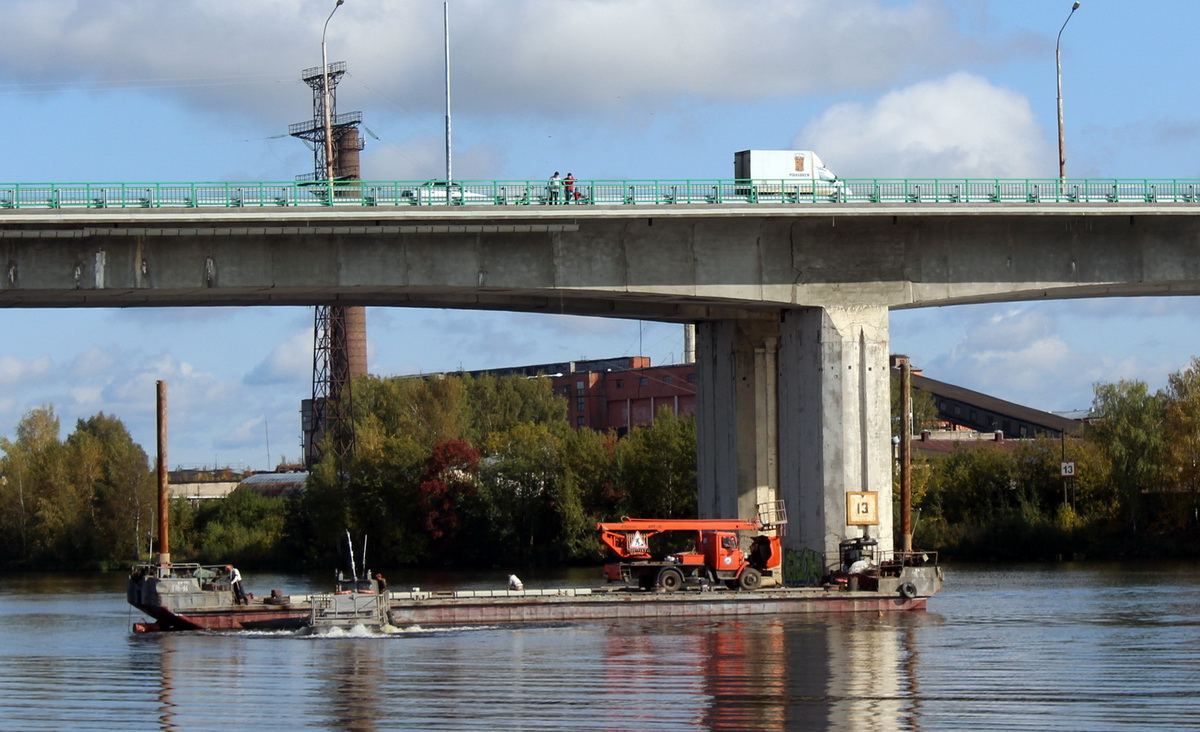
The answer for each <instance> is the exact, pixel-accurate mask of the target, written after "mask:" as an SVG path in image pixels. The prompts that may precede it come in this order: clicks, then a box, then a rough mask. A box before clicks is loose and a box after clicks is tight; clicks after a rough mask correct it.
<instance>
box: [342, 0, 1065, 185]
mask: <svg viewBox="0 0 1200 732" xmlns="http://www.w3.org/2000/svg"><path fill="white" fill-rule="evenodd" d="M344 2H346V0H337V3H335V4H334V6H333V10H330V11H329V17H328V18H326V19H325V27H324V28H323V29H322V30H321V76H322V77H323V81H322V83H321V92H322V95H323V97H324V99H323V104H322V106H323V107H324V108H325V181H326V183H327V184H328V185H329V202H330V203H331V204H332V203H333V117H332V115H331V114H330V111H329V56H328V55H326V53H325V33H326V32H328V31H329V21H330V20H333V14H334V13H336V12H337V9H338V8H340V7H342V3H344ZM1078 4H1079V3H1076V5H1078ZM1060 109H1061V105H1060ZM1060 117H1061V115H1060Z"/></svg>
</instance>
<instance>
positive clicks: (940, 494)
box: [0, 359, 1200, 569]
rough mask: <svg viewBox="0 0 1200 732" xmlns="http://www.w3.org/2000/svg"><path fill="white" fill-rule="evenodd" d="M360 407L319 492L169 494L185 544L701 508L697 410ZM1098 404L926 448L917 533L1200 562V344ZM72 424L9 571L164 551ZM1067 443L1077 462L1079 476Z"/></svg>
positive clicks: (472, 533) (572, 556) (538, 382)
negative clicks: (1016, 430)
mask: <svg viewBox="0 0 1200 732" xmlns="http://www.w3.org/2000/svg"><path fill="white" fill-rule="evenodd" d="M353 403H354V423H355V435H354V436H355V442H356V449H355V452H354V455H353V457H352V458H351V459H349V460H342V461H339V460H337V459H335V458H334V457H333V455H332V454H330V455H328V456H327V457H326V458H325V459H324V460H323V461H322V462H321V463H320V464H319V465H317V466H316V468H315V469H314V470H313V471H312V473H311V475H310V476H309V480H308V485H307V488H306V490H305V491H304V492H303V493H302V494H300V495H298V496H296V497H292V498H280V497H266V496H263V495H261V494H259V493H257V492H255V491H254V490H253V489H250V488H245V487H243V488H239V489H237V490H235V491H234V492H233V493H231V494H230V495H229V496H228V497H227V498H225V499H222V500H210V501H202V502H189V501H187V500H186V499H176V500H173V501H172V508H171V511H172V517H171V521H172V534H171V549H172V557H173V558H174V559H175V560H177V561H182V560H189V561H201V562H221V563H224V562H227V561H233V562H239V563H242V564H244V565H246V566H257V567H272V566H274V567H279V568H287V569H298V568H302V567H311V568H326V567H329V566H337V565H340V564H342V563H344V558H343V556H342V555H343V554H344V552H345V537H346V532H347V531H349V532H350V535H351V536H352V537H354V538H355V541H356V542H361V540H362V539H363V537H366V538H367V540H368V552H369V554H370V557H371V563H372V565H373V566H393V567H395V566H422V567H438V566H445V567H470V566H481V567H482V566H502V567H515V566H523V565H529V564H555V565H560V564H575V563H594V562H597V561H600V560H601V559H602V558H603V557H604V551H603V548H602V546H601V545H600V543H599V542H598V540H597V538H596V536H595V525H596V523H597V522H598V521H611V520H617V519H619V518H621V517H622V516H640V517H662V518H683V517H690V516H694V515H695V511H696V460H695V450H696V435H695V424H694V421H693V420H692V419H691V418H689V417H682V418H680V417H676V416H674V415H673V414H671V413H670V412H669V411H664V412H662V413H660V414H659V417H658V419H657V420H656V421H655V422H654V423H653V424H652V425H647V426H643V427H636V428H634V429H632V430H631V431H630V432H629V433H628V434H625V435H622V436H620V437H619V438H618V436H617V435H616V434H613V433H599V432H595V431H592V430H586V429H581V430H574V429H571V428H570V427H569V426H568V424H567V420H566V403H565V400H564V399H563V398H562V397H561V396H559V395H555V394H554V393H552V391H551V386H550V382H549V380H546V379H525V378H516V377H513V378H509V377H505V378H499V377H490V376H485V377H479V378H472V377H470V376H448V377H442V378H428V379H422V378H376V377H367V378H365V379H361V380H358V381H356V382H355V383H354V400H353ZM897 411H898V409H897ZM915 412H916V415H917V418H916V421H917V424H921V423H922V422H923V421H924V420H932V419H933V407H932V403H931V402H930V401H929V400H928V399H927V398H922V397H920V396H918V398H917V400H916V402H915ZM1093 414H1094V415H1095V417H1094V418H1093V420H1092V422H1091V423H1090V424H1088V425H1085V426H1084V430H1083V434H1082V437H1077V438H1068V439H1067V440H1066V441H1065V443H1064V442H1062V441H1060V440H1058V439H1035V440H1022V441H1019V443H1018V444H1017V446H1016V447H1015V448H1011V449H1002V448H1001V447H1000V446H999V445H996V444H992V443H987V444H978V445H974V446H972V447H970V448H968V447H960V448H957V449H955V450H954V451H953V452H951V453H950V454H949V455H947V456H944V457H937V458H931V459H918V460H917V462H916V463H915V464H914V467H913V471H912V474H913V497H914V515H915V516H916V523H915V540H914V543H915V544H916V545H917V546H918V547H920V548H928V549H937V550H939V551H941V552H943V555H944V556H946V557H954V558H968V559H984V560H998V561H1014V560H1041V559H1062V558H1074V557H1081V556H1086V557H1092V558H1100V557H1165V556H1200V526H1198V521H1197V519H1198V516H1200V359H1194V360H1193V361H1192V363H1191V365H1190V367H1189V368H1187V369H1185V370H1183V371H1180V372H1178V373H1175V374H1172V375H1171V376H1170V378H1169V380H1168V384H1167V387H1166V388H1165V389H1164V390H1162V391H1159V392H1151V391H1150V390H1149V389H1148V387H1147V386H1146V384H1145V383H1143V382H1138V381H1118V382H1116V383H1112V384H1098V385H1097V386H1096V387H1095V399H1094V405H1093ZM896 422H897V423H898V420H896ZM60 431H61V430H60V424H59V420H58V418H57V416H56V415H55V413H54V410H53V408H52V407H41V408H38V409H34V410H31V411H30V412H29V413H27V414H26V415H25V416H24V418H23V419H22V420H21V422H20V423H19V424H18V426H17V429H16V435H15V437H14V438H13V439H11V440H10V439H0V452H2V453H3V454H2V456H0V566H3V567H7V568H18V569H20V568H34V567H55V568H92V567H97V566H99V567H116V566H124V565H126V564H128V563H130V562H133V561H136V560H139V559H141V560H144V559H146V558H148V557H149V556H150V554H151V551H152V547H153V544H152V541H153V532H154V530H155V519H154V515H155V510H156V499H155V480H154V476H153V474H152V473H151V470H150V466H149V461H148V459H147V456H146V453H145V451H144V450H143V449H142V448H141V447H140V446H138V445H137V444H135V443H134V442H133V440H132V439H131V437H130V435H129V433H128V431H127V430H126V429H125V427H124V425H123V424H122V423H121V422H120V420H119V419H116V418H115V417H112V416H110V415H105V414H103V413H100V414H97V415H95V416H93V417H91V418H89V419H86V420H79V421H78V422H77V423H76V425H75V428H74V430H73V431H72V432H71V433H70V434H69V435H68V436H67V437H66V439H65V440H62V439H60ZM1010 442H1016V441H1010ZM1064 444H1065V447H1066V458H1067V459H1068V460H1072V461H1074V463H1075V466H1076V475H1075V477H1074V478H1073V479H1071V480H1069V481H1067V482H1066V483H1065V484H1064V481H1063V478H1062V477H1061V475H1060V464H1061V462H1062V459H1063V447H1064ZM1064 488H1065V490H1064ZM895 494H896V495H897V496H898V495H899V491H898V490H897V491H895ZM896 515H897V517H898V515H899V513H898V511H897V513H896Z"/></svg>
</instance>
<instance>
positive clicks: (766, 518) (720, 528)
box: [596, 502, 787, 592]
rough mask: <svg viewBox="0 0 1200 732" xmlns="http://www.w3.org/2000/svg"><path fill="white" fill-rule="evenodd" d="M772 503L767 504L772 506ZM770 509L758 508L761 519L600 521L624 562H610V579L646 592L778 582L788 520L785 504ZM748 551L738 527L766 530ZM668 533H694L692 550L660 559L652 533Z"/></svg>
mask: <svg viewBox="0 0 1200 732" xmlns="http://www.w3.org/2000/svg"><path fill="white" fill-rule="evenodd" d="M767 505H768V504H764V506H767ZM770 505H771V508H770V510H769V511H768V510H766V509H765V508H764V506H760V507H759V518H758V519H756V520H753V521H743V520H741V519H636V518H624V519H622V520H621V521H619V522H616V523H600V524H597V525H596V529H597V530H598V531H599V532H600V540H601V541H603V542H604V543H605V544H606V545H607V546H608V547H609V548H610V549H612V550H613V552H615V553H616V555H617V556H618V557H620V558H621V560H622V561H620V562H617V563H613V564H608V565H605V567H604V574H605V577H607V579H608V580H609V581H610V582H624V583H626V584H635V583H636V584H637V586H638V587H641V588H642V589H644V590H651V589H654V588H655V587H661V588H662V589H663V590H665V591H667V592H674V591H676V590H679V589H684V588H685V587H686V586H688V585H692V586H697V587H705V586H708V585H715V584H717V583H720V582H723V583H724V584H725V585H726V586H727V587H729V588H730V589H738V590H756V589H758V588H759V587H760V586H762V584H763V578H764V577H767V578H769V579H770V580H771V581H770V583H771V584H777V582H776V581H775V580H777V579H778V571H779V567H780V565H781V564H782V561H783V551H782V550H781V547H780V532H779V528H780V527H782V526H785V525H786V524H787V518H786V516H785V515H784V511H783V507H782V505H781V503H780V502H775V503H773V504H770ZM766 530H770V531H771V532H772V535H770V536H767V535H764V534H760V535H758V536H756V537H754V539H753V540H752V541H751V543H750V549H749V551H743V550H742V547H741V541H740V539H739V537H738V532H739V531H760V532H761V531H766ZM668 531H687V532H695V542H694V544H693V548H692V550H691V551H685V552H676V553H674V554H667V555H665V556H663V557H662V558H661V559H655V558H654V555H653V554H651V552H650V544H649V542H650V537H652V536H654V535H655V534H660V533H664V532H668Z"/></svg>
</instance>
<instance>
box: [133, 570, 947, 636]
mask: <svg viewBox="0 0 1200 732" xmlns="http://www.w3.org/2000/svg"><path fill="white" fill-rule="evenodd" d="M142 582H143V584H142V585H141V587H140V588H139V590H140V591H139V592H137V593H135V592H134V591H133V589H132V588H131V593H130V594H131V604H133V605H134V606H135V607H137V608H138V609H139V610H141V611H142V612H144V613H146V614H147V615H149V616H150V617H152V618H154V620H155V621H156V625H157V627H158V628H159V629H162V630H288V629H297V628H302V627H304V626H306V625H308V624H309V622H310V618H311V615H312V599H311V596H307V595H296V596H292V597H288V598H280V599H276V600H274V601H272V602H268V601H266V600H257V601H254V602H252V603H251V604H250V605H234V604H233V603H232V602H230V601H229V600H227V599H226V598H228V596H229V593H228V592H224V593H210V592H207V591H203V590H198V588H196V587H194V586H192V587H188V586H187V585H186V584H185V585H174V586H172V585H171V584H170V582H172V580H166V581H163V583H162V584H159V583H158V582H155V581H154V580H148V581H147V580H143V581H142ZM941 586H942V571H941V568H940V567H921V568H906V569H905V570H904V572H903V573H902V576H901V577H898V578H894V579H888V580H886V581H885V580H880V582H879V586H878V587H877V588H875V589H872V590H851V589H848V588H847V587H845V586H827V587H796V588H776V589H762V590H755V591H734V590H725V589H721V590H713V591H708V592H700V591H695V590H691V591H681V592H647V591H642V590H637V589H615V590H613V589H600V590H589V589H561V590H527V591H525V590H519V591H505V590H497V591H460V592H421V591H415V592H393V593H389V597H388V613H387V619H388V622H389V623H390V624H391V625H393V626H396V627H400V628H406V627H413V626H421V627H438V626H442V627H446V626H466V625H514V624H523V623H577V622H592V621H601V620H611V619H649V618H691V619H695V618H697V617H712V618H726V619H728V618H736V617H742V616H754V615H798V614H811V613H858V612H876V613H893V612H909V611H920V610H924V609H925V608H926V603H927V601H928V599H929V597H931V596H932V595H934V594H936V593H937V592H938V591H939V590H940V589H941ZM135 594H137V595H139V597H138V598H137V599H140V600H141V601H140V602H135V601H134V599H135V598H134V595H135Z"/></svg>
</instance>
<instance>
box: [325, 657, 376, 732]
mask: <svg viewBox="0 0 1200 732" xmlns="http://www.w3.org/2000/svg"><path fill="white" fill-rule="evenodd" d="M381 642H386V638H370V637H367V638H353V637H350V638H346V637H343V638H323V639H320V640H317V641H316V645H317V647H318V657H319V660H318V662H317V664H316V666H317V668H321V667H324V668H325V669H326V673H324V674H321V675H320V676H319V678H320V679H321V684H320V686H321V688H320V691H319V694H320V696H321V698H322V699H323V701H324V702H325V707H326V708H327V709H328V710H329V717H328V718H327V720H326V721H325V724H323V725H322V726H324V727H325V728H326V729H353V730H363V731H364V732H368V731H370V730H376V729H379V725H380V722H381V720H383V718H384V714H383V710H382V709H381V708H380V704H381V703H384V700H383V699H382V690H383V689H385V688H387V679H385V677H384V666H383V660H382V652H383V650H384V649H382V648H381V645H380V644H381Z"/></svg>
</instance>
